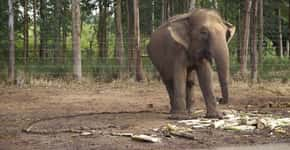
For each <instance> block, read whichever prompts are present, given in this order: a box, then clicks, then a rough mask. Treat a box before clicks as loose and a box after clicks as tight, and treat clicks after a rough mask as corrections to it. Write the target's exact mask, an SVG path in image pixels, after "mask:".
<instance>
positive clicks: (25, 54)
mask: <svg viewBox="0 0 290 150" xmlns="http://www.w3.org/2000/svg"><path fill="white" fill-rule="evenodd" d="M23 8H24V29H23V36H24V38H23V45H24V49H23V60H24V63H25V64H26V63H27V60H28V49H29V44H28V43H29V35H28V34H29V33H28V30H29V29H28V28H29V24H28V23H29V17H28V0H23Z"/></svg>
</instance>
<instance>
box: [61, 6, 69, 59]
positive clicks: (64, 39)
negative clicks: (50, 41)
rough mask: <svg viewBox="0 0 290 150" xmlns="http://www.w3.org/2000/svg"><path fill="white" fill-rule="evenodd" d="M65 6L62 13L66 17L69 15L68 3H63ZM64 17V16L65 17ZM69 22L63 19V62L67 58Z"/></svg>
mask: <svg viewBox="0 0 290 150" xmlns="http://www.w3.org/2000/svg"><path fill="white" fill-rule="evenodd" d="M62 6H63V8H62V11H63V12H62V14H63V16H64V17H67V13H68V12H67V6H66V3H65V2H63V4H62ZM63 19H64V18H63ZM66 44H67V24H66V22H65V21H64V20H63V21H62V48H61V50H60V59H61V63H62V64H63V63H65V61H66V60H65V58H66V55H65V54H66V48H67V45H66Z"/></svg>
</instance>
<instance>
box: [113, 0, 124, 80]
mask: <svg viewBox="0 0 290 150" xmlns="http://www.w3.org/2000/svg"><path fill="white" fill-rule="evenodd" d="M121 2H122V1H121V0H115V4H116V5H115V23H116V42H115V44H116V46H115V47H116V57H117V62H118V65H119V68H120V69H119V77H121V76H122V74H123V71H124V64H125V62H124V43H123V27H122V10H121Z"/></svg>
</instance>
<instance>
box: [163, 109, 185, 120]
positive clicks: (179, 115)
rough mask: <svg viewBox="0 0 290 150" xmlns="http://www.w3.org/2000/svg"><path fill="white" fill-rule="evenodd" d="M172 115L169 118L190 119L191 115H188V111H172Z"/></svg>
mask: <svg viewBox="0 0 290 150" xmlns="http://www.w3.org/2000/svg"><path fill="white" fill-rule="evenodd" d="M170 113H171V115H170V116H169V117H168V119H171V120H185V119H190V116H189V115H188V113H187V112H183V111H182V112H173V111H171V112H170Z"/></svg>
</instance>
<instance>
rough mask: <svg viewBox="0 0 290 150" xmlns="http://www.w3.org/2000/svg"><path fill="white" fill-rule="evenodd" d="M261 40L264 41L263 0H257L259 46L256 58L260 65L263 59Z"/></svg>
mask: <svg viewBox="0 0 290 150" xmlns="http://www.w3.org/2000/svg"><path fill="white" fill-rule="evenodd" d="M263 42H264V0H259V43H258V44H259V46H258V53H259V55H258V60H259V64H260V66H261V65H262V59H263Z"/></svg>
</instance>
